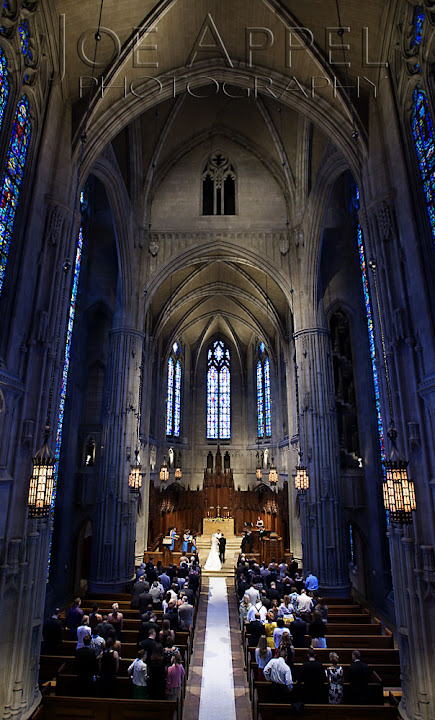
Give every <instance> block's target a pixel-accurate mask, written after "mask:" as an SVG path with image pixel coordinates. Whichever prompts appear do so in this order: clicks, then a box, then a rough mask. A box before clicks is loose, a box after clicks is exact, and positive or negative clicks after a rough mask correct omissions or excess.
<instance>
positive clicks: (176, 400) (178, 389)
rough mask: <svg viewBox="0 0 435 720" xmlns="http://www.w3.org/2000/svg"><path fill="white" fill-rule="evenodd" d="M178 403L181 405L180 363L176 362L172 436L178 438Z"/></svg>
mask: <svg viewBox="0 0 435 720" xmlns="http://www.w3.org/2000/svg"><path fill="white" fill-rule="evenodd" d="M180 403H181V362H180V361H179V360H177V363H176V365H175V388H174V435H175V437H179V436H180Z"/></svg>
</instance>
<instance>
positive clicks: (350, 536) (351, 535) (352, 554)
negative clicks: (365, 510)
mask: <svg viewBox="0 0 435 720" xmlns="http://www.w3.org/2000/svg"><path fill="white" fill-rule="evenodd" d="M349 550H350V562H351V563H352V565H355V548H354V545H353V530H352V525H349Z"/></svg>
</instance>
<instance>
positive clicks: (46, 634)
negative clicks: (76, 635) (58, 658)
mask: <svg viewBox="0 0 435 720" xmlns="http://www.w3.org/2000/svg"><path fill="white" fill-rule="evenodd" d="M59 613H60V610H59V608H56V610H55V611H54V613H53V615H52V616H51V618H48V619H47V620H45V622H44V625H43V627H42V638H43V641H44V642H43V650H44V652H45V653H48V654H49V655H50V654H56V653H60V652H62V640H63V623H62V620H60V619H59Z"/></svg>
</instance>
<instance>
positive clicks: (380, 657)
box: [248, 638, 400, 665]
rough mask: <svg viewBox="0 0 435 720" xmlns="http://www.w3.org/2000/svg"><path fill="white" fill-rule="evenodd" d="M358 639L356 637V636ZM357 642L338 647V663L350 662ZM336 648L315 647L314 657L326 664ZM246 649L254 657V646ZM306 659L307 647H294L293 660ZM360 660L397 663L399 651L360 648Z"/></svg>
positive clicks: (372, 662)
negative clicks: (349, 645) (347, 646)
mask: <svg viewBox="0 0 435 720" xmlns="http://www.w3.org/2000/svg"><path fill="white" fill-rule="evenodd" d="M356 640H358V638H356ZM359 649H360V648H359V645H358V642H355V646H354V647H353V648H352V649H350V648H341V649H340V648H338V654H339V656H340V663H345V664H348V665H349V664H350V663H351V662H352V650H359ZM333 650H336V648H333V647H329V648H315V653H316V658H317V660H318V661H319V662H321V663H323V664H327V663H328V662H329V653H330V652H332V651H333ZM248 651H249V653H250V655H251V658H252V660H254V659H255V648H253V647H249V648H248ZM306 660H307V648H296V653H295V662H297V663H301V662H305V661H306ZM361 660H363V661H364V662H366V663H367V664H368V665H376V664H384V665H385V664H392V665H399V664H400V662H399V651H398V650H395V649H394V648H389V649H387V650H384V649H377V648H363V649H362V650H361Z"/></svg>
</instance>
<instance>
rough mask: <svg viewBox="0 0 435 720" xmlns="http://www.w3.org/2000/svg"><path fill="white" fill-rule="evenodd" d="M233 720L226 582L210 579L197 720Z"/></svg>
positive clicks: (231, 664) (234, 710)
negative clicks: (223, 719)
mask: <svg viewBox="0 0 435 720" xmlns="http://www.w3.org/2000/svg"><path fill="white" fill-rule="evenodd" d="M215 718H216V720H217V719H218V718H219V719H222V718H225V720H236V705H235V702H234V681H233V663H232V658H231V638H230V619H229V614H228V599H227V583H226V580H225V578H221V577H211V578H210V580H209V587H208V604H207V621H206V631H205V645H204V660H203V665H202V682H201V700H200V704H199V720H215Z"/></svg>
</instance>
